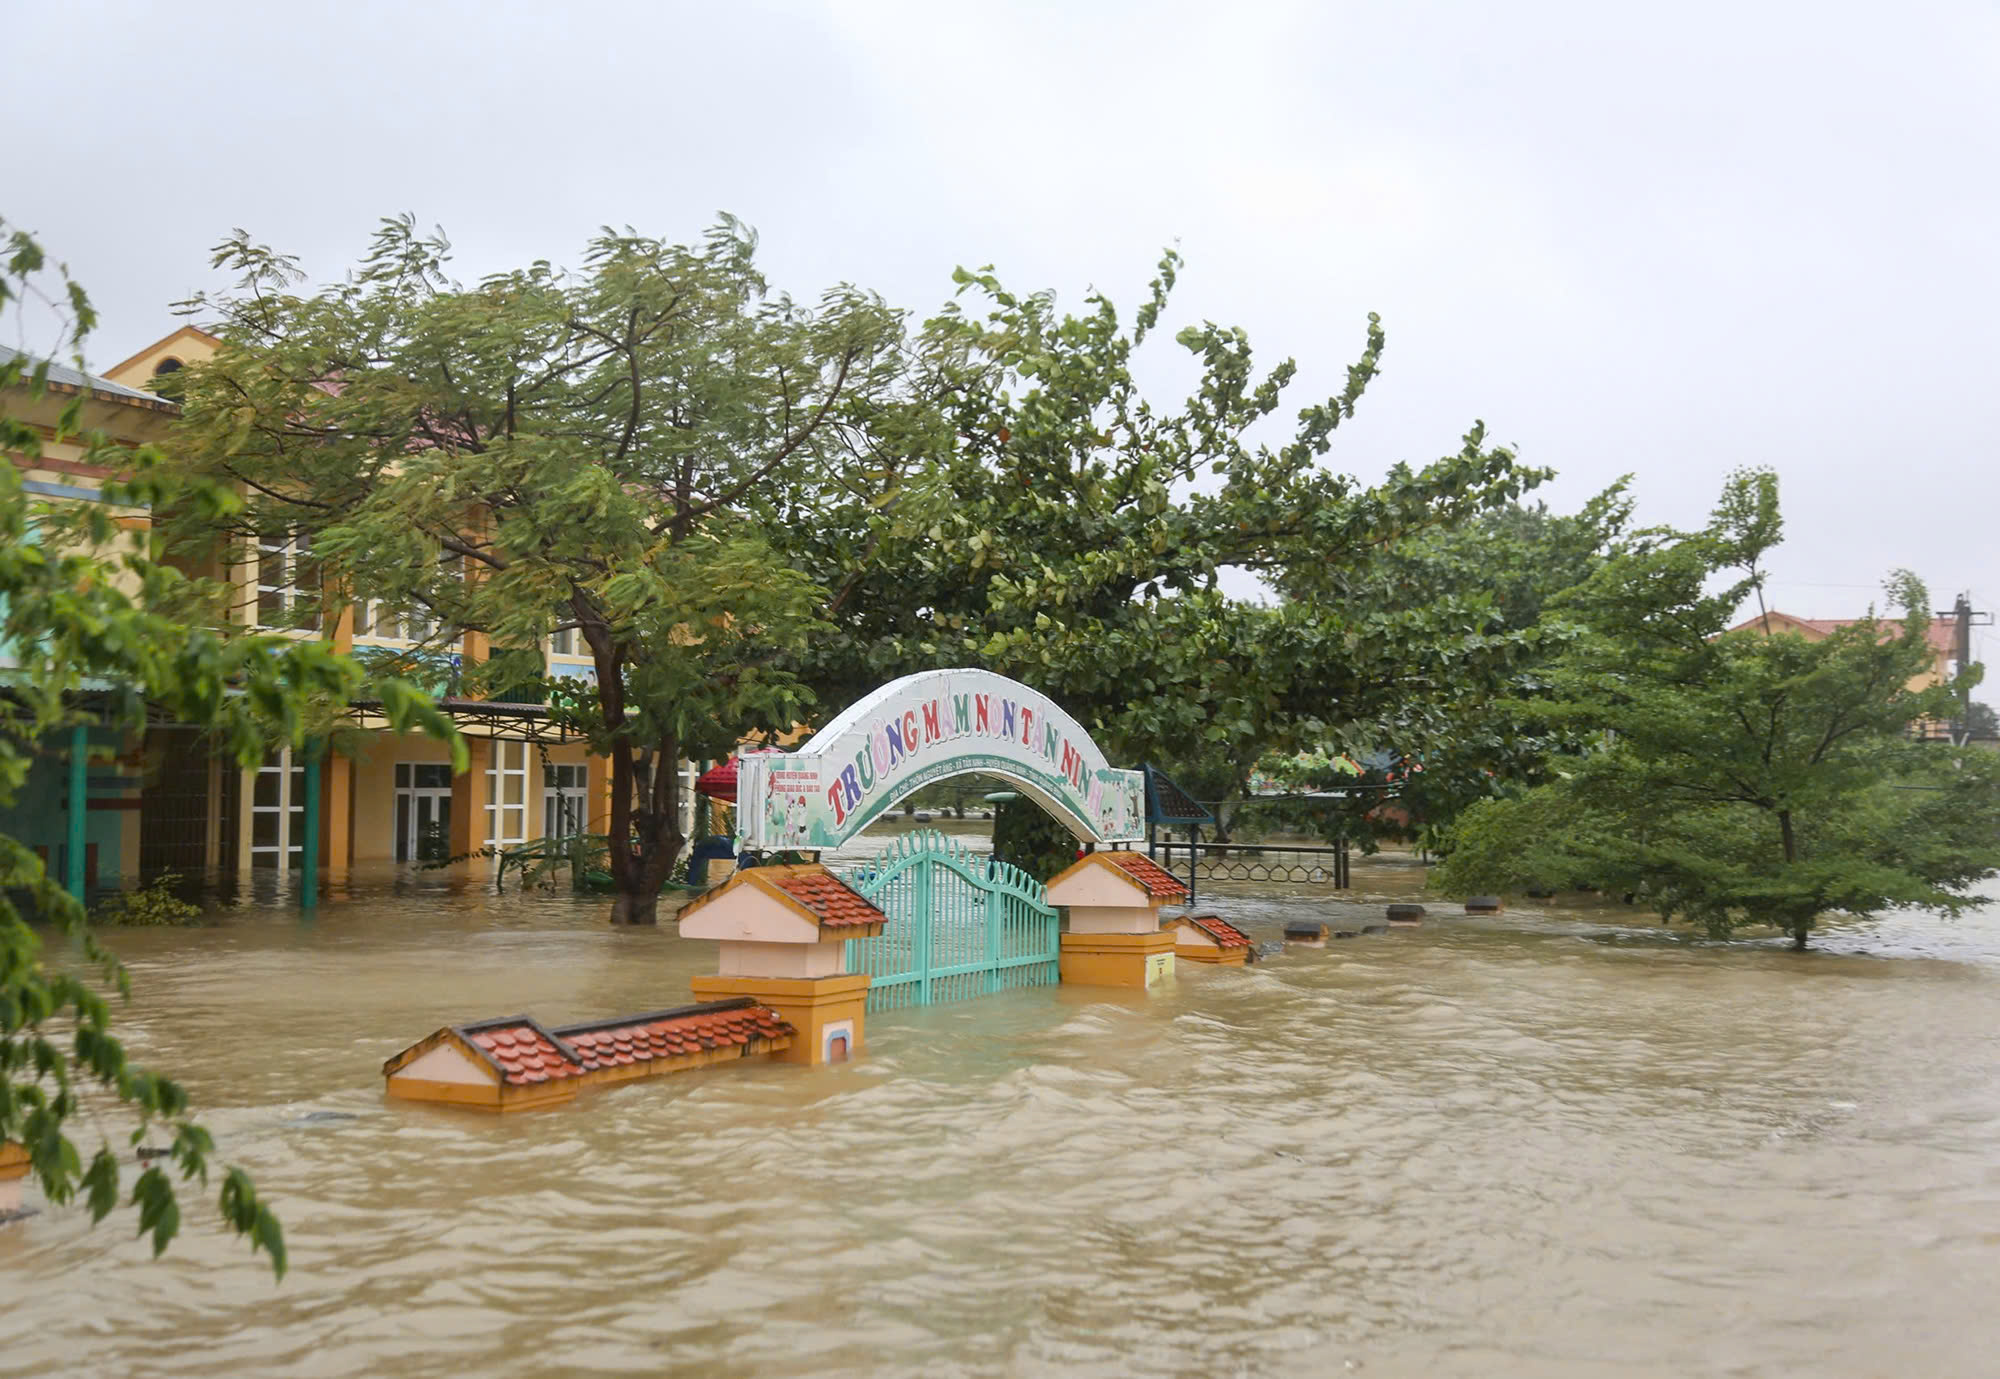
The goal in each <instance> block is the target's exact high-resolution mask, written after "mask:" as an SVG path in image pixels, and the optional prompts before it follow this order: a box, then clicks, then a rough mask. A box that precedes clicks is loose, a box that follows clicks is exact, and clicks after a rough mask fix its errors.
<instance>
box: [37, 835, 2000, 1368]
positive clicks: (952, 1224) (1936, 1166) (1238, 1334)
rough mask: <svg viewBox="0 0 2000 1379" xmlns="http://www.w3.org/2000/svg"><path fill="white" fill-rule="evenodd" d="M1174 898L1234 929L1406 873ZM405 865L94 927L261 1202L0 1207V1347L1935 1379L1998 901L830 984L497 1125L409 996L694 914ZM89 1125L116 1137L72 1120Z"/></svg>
mask: <svg viewBox="0 0 2000 1379" xmlns="http://www.w3.org/2000/svg"><path fill="white" fill-rule="evenodd" d="M1356 882H1357V886H1358V887H1360V891H1359V892H1358V894H1357V895H1355V896H1349V897H1345V898H1341V899H1333V898H1330V897H1327V896H1325V895H1313V894H1310V893H1305V892H1299V891H1284V890H1270V891H1266V892H1265V893H1263V894H1262V895H1245V896H1235V897H1230V898H1227V899H1223V900H1221V902H1220V907H1221V908H1222V909H1223V910H1224V912H1225V913H1229V914H1232V915H1234V916H1235V917H1236V918H1238V919H1239V920H1240V921H1241V922H1242V923H1243V924H1244V926H1245V927H1246V928H1248V929H1250V930H1251V931H1252V932H1253V933H1254V934H1256V935H1257V936H1258V937H1260V938H1264V937H1275V936H1276V935H1277V932H1278V930H1279V927H1280V926H1281V925H1282V924H1283V923H1284V921H1286V920H1287V919H1294V918H1326V919H1329V920H1331V921H1333V922H1335V923H1336V924H1337V925H1338V924H1349V925H1352V924H1354V923H1357V922H1359V921H1360V920H1361V919H1363V918H1366V919H1370V920H1372V919H1375V918H1378V917H1379V904H1380V902H1381V900H1382V899H1384V898H1386V897H1389V896H1392V895H1407V894H1409V893H1410V892H1411V891H1412V890H1414V889H1415V887H1416V886H1417V885H1419V884H1420V877H1419V876H1418V874H1417V871H1416V869H1415V868H1414V867H1411V866H1409V865H1408V864H1400V865H1399V864H1394V863H1389V864H1374V865H1366V864H1362V865H1357V867H1356ZM603 909H604V907H603V905H602V903H601V902H590V903H583V902H577V901H574V900H572V899H571V898H570V897H568V896H566V895H564V896H546V895H538V896H529V897H519V896H512V895H509V896H503V897H497V898H496V897H494V896H492V895H491V894H488V893H484V892H482V891H481V890H479V889H477V888H465V887H456V888H455V887H453V886H452V885H450V884H447V883H442V882H429V883H422V884H419V883H412V882H408V881H405V882H401V883H392V882H390V881H388V880H386V879H385V880H383V881H381V882H379V883H376V884H372V885H362V886H360V887H358V888H357V895H356V896H355V898H353V899H350V900H347V901H345V902H344V903H340V904H337V905H331V906H328V907H327V908H325V909H324V910H323V911H322V912H321V914H320V916H319V918H318V919H317V920H316V921H315V922H313V923H310V924H301V923H300V922H299V921H298V919H297V916H296V914H295V913H292V912H289V911H286V910H284V909H282V908H279V907H274V906H262V907H260V906H257V905H254V904H253V905H248V906H244V907H240V908H237V909H234V910H232V911H230V912H228V913H227V914H226V915H225V916H224V917H223V918H222V920H221V922H220V923H219V924H218V925H217V926H215V927H212V928H208V929H201V930H187V931H173V932H157V933H134V934H130V935H120V936H119V937H118V940H117V946H118V947H119V949H120V951H121V952H123V953H124V954H125V955H126V956H127V957H128V959H129V961H130V963H131V966H132V970H133V978H134V985H135V990H136V991H137V992H138V996H137V998H136V1000H135V1001H134V1003H133V1005H132V1007H131V1008H130V1010H129V1012H128V1013H127V1016H126V1019H125V1029H126V1031H127V1034H128V1036H129V1038H130V1041H131V1043H132V1045H133V1046H134V1048H135V1049H136V1051H137V1052H138V1053H139V1054H140V1056H142V1057H143V1058H145V1059H148V1060H151V1061H153V1062H155V1063H157V1064H159V1065H160V1066H163V1067H166V1068H170V1069H173V1070H176V1071H177V1072H178V1073H180V1074H181V1075H182V1077H183V1080H184V1081H185V1083H186V1084H187V1086H188V1088H189V1090H190V1091H191V1092H192V1094H193V1095H194V1097H195V1098H196V1100H197V1102H198V1104H199V1105H201V1106H202V1107H204V1108H206V1119H207V1122H208V1124H209V1125H210V1126H211V1128H212V1129H213V1130H214V1131H215V1132H216V1137H217V1140H218V1142H219V1146H220V1151H221V1156H222V1157H223V1158H225V1159H229V1160H234V1161H237V1162H240V1163H243V1164H245V1165H246V1166H248V1167H249V1168H251V1169H252V1170H253V1172H254V1173H255V1174H256V1176H257V1179H258V1182H259V1184H260V1186H261V1187H262V1188H263V1189H264V1191H265V1192H267V1193H268V1194H269V1195H270V1196H271V1198H272V1199H273V1200H274V1201H275V1203H276V1204H277V1206H278V1208H279V1210H280V1212H281V1214H282V1216H283V1218H284V1222H285V1226H286V1229H287V1232H288V1234H289V1238H290V1241H291V1249H292V1264H293V1272H292V1274H291V1275H290V1276H289V1277H288V1278H287V1279H286V1281H285V1282H284V1283H283V1284H282V1285H273V1284H272V1282H271V1281H270V1278H269V1275H268V1273H267V1272H266V1271H265V1270H264V1269H263V1267H262V1266H261V1265H260V1264H258V1263H257V1262H255V1261H254V1260H253V1259H252V1258H251V1257H250V1256H249V1254H248V1252H247V1250H246V1248H245V1247H243V1246H241V1245H240V1244H237V1243H236V1242H234V1241H233V1240H230V1239H228V1238H226V1237H224V1236H223V1235H222V1234H221V1233H220V1232H219V1231H218V1230H216V1229H215V1228H213V1227H212V1226H211V1225H210V1218H209V1216H208V1212H207V1209H206V1207H205V1206H204V1207H202V1208H201V1209H200V1210H198V1211H191V1212H190V1228H189V1229H188V1231H187V1232H186V1234H185V1235H184V1236H183V1237H182V1239H181V1240H180V1241H179V1242H178V1243H177V1244H176V1245H175V1246H174V1248H173V1250H172V1251H171V1253H170V1254H169V1255H168V1256H167V1257H166V1258H164V1259H163V1260H160V1261H158V1262H154V1261H152V1260H150V1259H149V1258H148V1254H147V1251H146V1249H145V1248H144V1247H143V1246H141V1245H139V1244H137V1243H134V1242H132V1241H131V1240H129V1239H128V1238H127V1236H126V1235H125V1231H126V1230H129V1224H128V1225H126V1226H124V1227H122V1228H121V1227H119V1226H117V1225H115V1224H113V1223H107V1225H106V1226H104V1227H101V1228H99V1229H96V1230H90V1229H87V1228H86V1227H85V1225H84V1223H83V1221H82V1219H81V1216H80V1214H79V1213H77V1212H75V1211H73V1210H67V1209H59V1210H48V1211H44V1212H43V1213H42V1214H41V1215H40V1216H38V1217H36V1218H34V1219H32V1220H31V1221H29V1222H28V1223H26V1224H25V1225H22V1226H17V1227H14V1228H11V1229H8V1230H5V1231H0V1302H4V1305H0V1374H7V1375H16V1374H19V1375H27V1374H78V1375H93V1376H95V1375H104V1376H121V1375H135V1376H136V1375H179V1374H187V1375H197V1374H199V1375H213V1374H245V1375H277V1376H334V1375H367V1376H376V1377H379V1379H414V1377H415V1376H467V1375H496V1376H516V1375H520V1376H525V1375H544V1374H576V1375H610V1374H628V1373H677V1374H678V1373H685V1374H701V1375H753V1374H754V1375H765V1376H770V1375H911V1376H915V1375H925V1376H936V1375H953V1374H962V1375H988V1374H992V1375H1001V1374H1023V1375H1040V1374H1054V1375H1124V1374H1148V1375H1150V1374H1160V1375H1231V1374H1247V1375H1264V1374H1287V1375H1322V1374H1328V1375H1334V1374H1343V1373H1353V1372H1363V1373H1374V1374H1383V1375H1405V1374H1408V1375H1417V1374H1422V1375H1468V1376H1470V1375H1479V1376H1537V1377H1538V1379H1539V1377H1541V1376H1571V1375H1575V1376H1585V1375H1588V1376H1599V1375H1604V1376H1610V1375H1620V1376H1628V1375H1662V1376H1665V1375H1675V1376H1681V1375H1708V1374H1716V1375H1755V1376H1778V1375H1788V1376H1789V1375H1829V1376H1850V1375H1851V1376H1862V1375H1897V1376H1904V1375H1984V1374H1991V1373H1994V1372H1996V1367H2000V1361H1996V1360H1995V1356H1996V1354H2000V1309H1996V1307H1995V1305H1994V1303H1993V1300H1992V1299H1993V1294H1994V1291H1995V1287H1996V1285H2000V910H1989V911H1987V912H1984V913H1982V914H1980V915H1976V916H1972V917H1969V918H1966V919H1962V920H1959V921H1957V922H1956V923H1944V922H1939V921H1932V920H1925V919H1894V920H1891V921H1889V922H1887V923H1885V924H1880V925H1874V926H1868V927H1865V928H1864V927H1861V926H1854V927H1853V928H1852V929H1851V930H1837V931H1836V932H1834V933H1832V934H1830V935H1829V936H1828V948H1829V951H1827V952H1824V953H1819V954H1813V955H1808V956H1806V957H1804V958H1800V957H1797V956H1794V955H1793V954H1791V953H1788V952H1785V951H1783V950H1782V949H1781V948H1779V947H1777V946H1775V945H1770V944H1757V943H1744V944H1734V945H1706V944H1696V943H1690V942H1687V941H1685V940H1676V939H1673V938H1671V937H1667V936H1663V935H1662V934H1661V933H1660V931H1659V930H1658V929H1657V928H1656V927H1654V926H1648V925H1645V924H1643V923H1641V922H1639V917H1637V916H1635V915H1633V914H1632V913H1630V912H1628V911H1624V910H1622V909H1619V908H1616V907H1593V906H1565V905H1561V904H1554V903H1552V904H1550V905H1549V906H1547V907H1545V908H1543V909H1541V910H1538V911H1535V912H1521V911H1516V912H1511V913H1509V914H1506V915H1502V916H1499V917H1496V918H1492V919H1483V920H1468V919H1466V918H1464V917H1462V916H1458V917H1452V916H1451V915H1450V913H1449V911H1448V909H1447V907H1443V906H1438V905H1434V906H1433V909H1432V918H1431V920H1429V921H1427V922H1426V923H1425V925H1424V926H1423V927H1421V928H1418V929H1398V930H1394V931H1392V932H1390V933H1388V934H1385V935H1380V936H1375V937H1368V938H1361V939H1354V940H1350V941H1346V942H1339V943H1336V944H1334V945H1333V946H1331V947H1329V948H1328V949H1326V950H1324V951H1311V950H1299V949H1294V950H1292V951H1291V952H1289V953H1287V954H1286V955H1285V956H1283V957H1282V958H1278V959H1275V960H1272V961H1269V962H1266V963H1263V964H1260V965H1258V966H1256V967H1253V968H1250V969H1248V970H1245V971H1212V970H1206V969H1200V968H1193V969H1189V968H1186V967H1184V968H1183V970H1182V972H1181V974H1180V976H1179V978H1178V980H1177V981H1176V982H1175V984H1174V985H1173V987H1172V988H1171V989H1169V990H1167V991H1165V992H1164V993H1162V994H1157V995H1155V996H1153V997H1152V998H1150V999H1141V998H1136V997H1130V996H1123V995H1119V994H1115V993H1106V992H1095V991H1087V990H1078V989H1062V988H1048V989H1042V990H1035V991H1024V992H1015V993H1010V994H1008V995H1004V996H999V997H993V998H989V999H986V1000H982V1001H976V1002H971V1003H967V1004H962V1005H956V1006H943V1007H937V1008H934V1009H931V1010H927V1011H919V1012H914V1013H907V1014H898V1015H894V1016H882V1017H876V1018H875V1019H872V1020H871V1021H870V1025H869V1051H868V1056H867V1057H866V1058H865V1059H864V1060H862V1061H860V1062H857V1063H855V1064H851V1065H848V1066H844V1067H838V1068H830V1069H819V1070H809V1069H803V1068H793V1067H778V1066H745V1067H743V1068H740V1069H739V1068H728V1069H722V1070H719V1071H713V1072H709V1073H706V1074H694V1075H690V1076H686V1077H683V1078H678V1079H667V1080H663V1081H659V1082H652V1083H640V1084H634V1085H630V1086H627V1087H624V1088H620V1089H616V1090H611V1091H605V1092H598V1093H595V1094H592V1093H586V1094H585V1095H584V1096H583V1097H582V1098H580V1099H579V1100H578V1101H577V1102H575V1103H573V1104H572V1106H570V1107H569V1108H566V1109H561V1110H555V1111H548V1112H541V1113H535V1114H528V1115H522V1116H518V1117H509V1118H506V1119H504V1120H502V1119H495V1118H489V1117H486V1116H481V1115H476V1114H472V1113H465V1112H453V1111H447V1110H433V1109H427V1108H420V1107H409V1106H403V1105H394V1104H389V1103H386V1102H385V1101H384V1100H383V1098H382V1095H381V1080H380V1076H379V1065H380V1063H381V1061H382V1059H383V1058H385V1057H387V1056H388V1055H389V1054H391V1053H393V1052H395V1051H396V1050H397V1049H398V1048H400V1047H402V1046H403V1045H405V1044H407V1043H409V1042H411V1041H412V1040H413V1039H415V1038H417V1037H419V1036H421V1035H423V1034H426V1033H428V1032H429V1031H430V1030H432V1029H434V1028H436V1027H437V1026H438V1025H440V1024H443V1023H446V1022H448V1021H457V1020H463V1019H468V1018H476V1017H479V1016H485V1015H497V1014H503V1013H510V1012H514V1011H521V1010H526V1011H530V1012H532V1013H534V1014H536V1015H539V1016H541V1017H543V1018H545V1019H547V1020H551V1021H569V1020H576V1019H582V1018H585V1017H589V1016H596V1015H616V1014H623V1013H630V1012H634V1011H638V1010H642V1009H649V1008H656V1007H659V1006H662V1005H671V1004H677V1003H680V1002H682V1001H684V1000H685V999H686V992H687V989H688V987H687V979H688V978H689V976H691V975H693V974H695V973H697V972H703V971H711V970H713V966H712V964H713V949H712V945H708V944H702V943H693V942H689V943H682V942H681V941H680V940H678V939H677V938H676V937H675V936H674V932H673V928H672V926H671V925H668V926H664V927H663V928H662V929H661V930H659V931H657V932H613V931H611V930H610V929H608V928H607V927H606V926H605V924H604V922H603ZM114 1128H115V1127H114Z"/></svg>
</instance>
